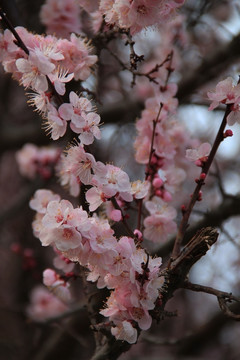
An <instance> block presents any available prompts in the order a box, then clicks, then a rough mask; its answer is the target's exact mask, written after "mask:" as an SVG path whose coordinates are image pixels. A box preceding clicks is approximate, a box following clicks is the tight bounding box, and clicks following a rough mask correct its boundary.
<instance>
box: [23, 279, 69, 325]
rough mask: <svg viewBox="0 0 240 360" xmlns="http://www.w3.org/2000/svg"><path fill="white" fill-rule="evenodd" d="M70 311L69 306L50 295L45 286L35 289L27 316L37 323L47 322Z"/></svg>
mask: <svg viewBox="0 0 240 360" xmlns="http://www.w3.org/2000/svg"><path fill="white" fill-rule="evenodd" d="M67 309H68V307H67V305H66V304H64V303H63V302H62V301H61V300H59V299H58V298H57V297H56V296H54V295H53V294H52V293H50V292H49V291H48V290H47V289H46V288H44V287H43V286H38V287H35V288H34V289H33V291H32V292H31V295H30V304H29V306H28V307H27V314H28V316H30V317H31V318H32V319H33V320H35V321H45V320H46V319H49V318H51V317H54V316H57V315H60V314H62V313H63V312H65V311H66V310H67Z"/></svg>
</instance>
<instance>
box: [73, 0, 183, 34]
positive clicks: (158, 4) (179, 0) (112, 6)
mask: <svg viewBox="0 0 240 360" xmlns="http://www.w3.org/2000/svg"><path fill="white" fill-rule="evenodd" d="M78 3H79V4H80V5H81V6H82V7H83V8H84V9H85V10H86V11H88V12H89V13H90V15H91V16H92V18H93V22H94V23H95V26H94V28H95V30H99V26H100V25H101V24H102V19H103V17H104V21H105V22H106V24H107V25H116V26H118V27H119V28H121V29H130V31H131V34H135V33H137V32H139V31H141V30H142V29H144V28H146V27H148V26H152V25H157V24H159V23H162V22H165V21H166V20H169V18H171V17H172V16H173V14H175V11H176V9H177V8H179V7H180V6H182V5H183V3H184V0H171V1H169V0H161V1H159V0H151V1H149V0H134V1H133V0H100V1H98V0H95V1H91V3H93V4H90V2H89V1H86V0H78Z"/></svg>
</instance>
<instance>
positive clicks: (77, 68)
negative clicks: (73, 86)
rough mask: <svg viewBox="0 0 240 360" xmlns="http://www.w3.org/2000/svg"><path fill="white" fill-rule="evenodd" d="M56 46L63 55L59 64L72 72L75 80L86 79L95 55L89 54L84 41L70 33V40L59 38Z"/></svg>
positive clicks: (95, 59) (95, 57) (94, 60)
mask: <svg viewBox="0 0 240 360" xmlns="http://www.w3.org/2000/svg"><path fill="white" fill-rule="evenodd" d="M58 48H59V49H60V50H61V52H62V54H63V55H64V60H63V61H61V63H60V66H62V67H63V68H65V69H68V71H69V72H70V73H72V72H73V73H74V79H75V80H86V79H87V78H88V77H89V76H90V74H91V67H92V66H93V65H94V64H95V63H96V61H97V56H96V55H90V54H89V53H90V51H91V49H90V48H89V46H88V44H87V43H86V41H84V40H82V39H81V38H80V37H77V36H76V35H75V34H71V36H70V41H68V40H66V39H59V41H58Z"/></svg>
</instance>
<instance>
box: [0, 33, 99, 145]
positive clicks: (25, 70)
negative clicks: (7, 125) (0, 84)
mask: <svg viewBox="0 0 240 360" xmlns="http://www.w3.org/2000/svg"><path fill="white" fill-rule="evenodd" d="M15 30H16V32H17V33H18V35H19V36H20V37H21V39H22V40H23V42H24V44H25V46H26V47H27V49H28V51H27V52H26V51H23V49H22V48H20V47H19V46H17V45H16V44H15V42H14V36H13V35H12V33H11V32H10V31H9V30H8V29H6V30H5V31H4V33H3V34H1V35H0V48H1V56H0V60H1V61H2V63H3V67H4V69H5V71H6V72H11V73H12V75H13V77H14V78H15V79H17V80H18V81H19V82H20V83H21V84H22V85H23V86H24V87H25V88H27V89H29V90H32V91H34V93H32V94H31V95H30V97H31V100H30V102H31V104H32V105H34V106H35V108H36V110H37V111H39V112H40V113H41V114H42V116H43V118H44V119H46V128H47V129H48V130H49V132H50V133H51V137H52V139H53V140H57V139H58V138H59V137H61V136H63V135H64V134H65V132H66V124H67V121H68V120H70V121H71V128H72V130H73V131H75V132H76V133H77V134H80V133H81V135H80V139H81V141H83V143H85V144H89V143H91V142H92V141H93V136H95V137H97V138H99V137H100V131H99V129H98V128H97V125H98V124H99V122H100V117H99V115H97V114H95V112H93V111H91V108H92V106H91V104H90V102H89V101H88V100H87V99H84V98H82V97H79V96H78V95H76V94H75V93H74V92H72V93H71V94H70V98H69V101H70V103H63V101H62V99H61V98H60V102H61V109H60V108H58V106H56V99H55V97H54V96H53V95H54V94H53V92H52V88H54V91H55V93H56V94H58V95H60V96H62V95H64V94H65V83H67V82H69V81H71V80H72V79H73V78H74V79H75V80H86V79H87V78H88V77H89V76H90V74H91V67H92V66H93V65H94V64H95V63H96V61H97V56H95V55H90V54H89V46H88V45H87V43H86V41H84V40H83V39H81V38H80V37H77V36H76V35H75V34H71V36H70V40H67V39H57V38H55V37H54V36H51V35H48V36H45V37H44V36H40V35H34V34H31V33H29V32H27V30H25V29H24V28H22V27H17V28H16V29H15ZM58 105H60V104H58Z"/></svg>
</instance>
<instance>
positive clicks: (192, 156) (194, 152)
mask: <svg viewBox="0 0 240 360" xmlns="http://www.w3.org/2000/svg"><path fill="white" fill-rule="evenodd" d="M211 148H212V147H211V145H210V144H209V143H203V144H201V145H200V146H199V147H198V148H197V149H188V150H186V158H187V159H188V160H191V161H198V160H199V161H200V162H202V161H206V160H207V157H208V155H209V154H210V151H211Z"/></svg>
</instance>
